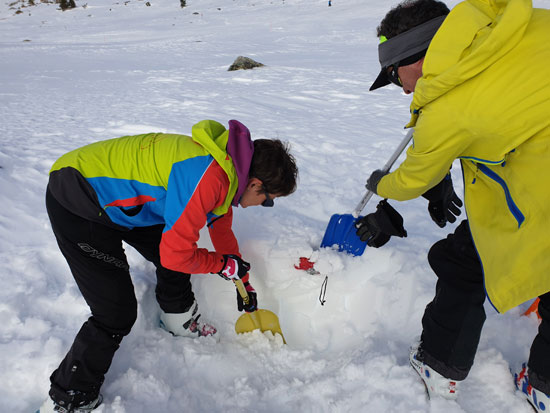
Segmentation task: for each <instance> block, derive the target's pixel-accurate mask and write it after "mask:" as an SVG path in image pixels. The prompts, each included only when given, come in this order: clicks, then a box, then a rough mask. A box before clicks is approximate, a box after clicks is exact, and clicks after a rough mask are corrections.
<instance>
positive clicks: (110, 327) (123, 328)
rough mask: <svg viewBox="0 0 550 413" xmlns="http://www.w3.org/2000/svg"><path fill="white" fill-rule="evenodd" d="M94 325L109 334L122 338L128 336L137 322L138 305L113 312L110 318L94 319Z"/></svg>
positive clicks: (95, 317)
mask: <svg viewBox="0 0 550 413" xmlns="http://www.w3.org/2000/svg"><path fill="white" fill-rule="evenodd" d="M92 320H93V323H94V324H95V326H96V327H98V328H99V329H101V330H103V331H105V332H107V333H108V334H112V335H116V336H120V337H121V339H122V337H124V336H126V335H128V334H129V333H130V330H131V329H132V327H133V326H134V324H135V322H136V320H137V303H136V304H135V306H129V307H125V308H124V309H121V310H119V311H113V312H112V314H109V316H108V317H97V316H94V317H92Z"/></svg>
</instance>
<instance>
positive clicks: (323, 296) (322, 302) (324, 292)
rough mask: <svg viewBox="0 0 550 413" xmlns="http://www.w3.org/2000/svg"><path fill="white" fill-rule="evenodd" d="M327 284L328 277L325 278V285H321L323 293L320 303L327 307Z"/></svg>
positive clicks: (320, 295) (321, 293)
mask: <svg viewBox="0 0 550 413" xmlns="http://www.w3.org/2000/svg"><path fill="white" fill-rule="evenodd" d="M327 284H328V275H326V276H325V280H324V281H323V284H321V292H320V293H319V302H320V303H321V305H325V302H326V301H327V300H325V296H326V295H327Z"/></svg>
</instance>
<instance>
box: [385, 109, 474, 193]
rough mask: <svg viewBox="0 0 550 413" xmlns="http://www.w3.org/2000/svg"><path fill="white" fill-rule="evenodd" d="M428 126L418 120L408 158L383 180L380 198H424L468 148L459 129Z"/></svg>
mask: <svg viewBox="0 0 550 413" xmlns="http://www.w3.org/2000/svg"><path fill="white" fill-rule="evenodd" d="M429 123H430V124H429V125H427V124H426V122H421V120H420V119H419V122H418V124H417V127H416V128H415V132H414V135H413V144H412V145H411V146H410V147H409V149H408V150H407V157H406V158H405V160H404V161H403V163H402V164H401V165H399V167H398V168H397V169H396V170H395V171H393V172H391V173H390V174H388V175H386V176H384V177H383V178H382V179H381V180H380V182H379V183H378V187H377V188H376V192H377V193H378V195H380V196H381V197H383V198H390V199H395V200H397V201H406V200H409V199H413V198H416V197H419V196H421V195H422V194H424V193H425V192H426V191H428V190H429V189H431V188H433V187H434V186H435V185H437V184H438V183H439V182H441V180H442V179H443V178H444V177H445V175H446V174H447V173H448V172H449V169H450V168H451V166H452V163H453V161H454V160H455V159H456V158H457V157H458V156H459V155H460V153H462V152H463V150H464V148H465V147H466V146H467V145H468V142H465V141H464V137H463V136H464V135H463V134H461V133H460V131H459V130H458V128H454V127H452V126H449V124H448V123H445V122H441V121H440V122H429Z"/></svg>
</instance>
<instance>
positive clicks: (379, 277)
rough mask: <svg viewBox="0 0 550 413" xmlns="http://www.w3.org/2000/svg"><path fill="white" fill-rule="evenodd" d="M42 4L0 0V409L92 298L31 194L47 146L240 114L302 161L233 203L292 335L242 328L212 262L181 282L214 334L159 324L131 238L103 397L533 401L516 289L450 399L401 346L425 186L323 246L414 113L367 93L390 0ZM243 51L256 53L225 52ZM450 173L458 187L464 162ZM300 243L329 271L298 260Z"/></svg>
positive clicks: (111, 408)
mask: <svg viewBox="0 0 550 413" xmlns="http://www.w3.org/2000/svg"><path fill="white" fill-rule="evenodd" d="M36 3H37V6H34V7H25V8H22V9H21V10H22V11H23V13H21V14H18V15H15V9H13V8H10V6H9V5H8V2H6V0H4V1H2V4H0V139H1V142H2V145H1V147H0V205H1V213H0V383H2V384H1V385H0V411H3V412H8V411H9V412H31V411H34V410H35V409H36V408H37V407H38V406H39V405H40V404H41V403H42V401H43V400H44V399H45V398H46V397H47V392H48V389H49V380H48V379H49V375H50V374H51V372H52V371H53V369H54V368H56V367H57V365H58V363H59V362H60V361H61V359H62V358H63V357H64V355H65V353H66V351H67V350H68V348H69V346H70V345H71V343H72V340H73V338H74V336H75V334H76V332H77V331H78V329H79V328H80V326H81V324H82V323H83V322H84V321H85V320H86V318H87V317H88V316H89V310H88V307H87V306H86V304H85V302H84V300H83V299H82V297H81V295H80V293H79V291H78V288H77V287H76V285H75V283H74V281H73V279H72V276H71V274H70V272H69V268H68V266H67V264H66V262H65V260H64V259H63V257H62V255H61V253H60V252H59V250H58V248H57V245H56V242H55V239H54V236H53V233H52V231H51V228H50V224H49V221H48V217H47V214H46V211H45V207H44V193H45V187H46V183H47V179H48V171H49V168H50V167H51V165H52V163H53V162H54V161H55V160H56V159H57V158H58V157H59V156H60V155H62V154H63V153H65V152H67V151H69V150H71V149H73V148H76V147H78V146H82V145H85V144H88V143H91V142H94V141H97V140H102V139H108V138H113V137H117V136H122V135H126V134H137V133H144V132H152V131H170V132H179V133H183V134H188V133H190V131H191V126H192V125H193V124H194V123H196V122H197V121H199V120H202V119H215V120H218V121H220V122H222V123H225V124H227V121H228V120H230V119H238V120H240V121H241V122H243V123H244V124H245V125H247V126H248V127H249V128H250V129H251V131H252V135H253V138H260V137H269V138H275V137H277V138H280V139H282V140H286V141H289V142H290V143H291V145H292V150H293V153H294V154H295V156H296V158H297V161H298V164H299V168H300V182H299V188H298V190H297V192H296V193H295V194H293V195H291V196H289V197H287V198H282V199H281V198H279V199H277V200H276V202H275V204H276V206H275V208H273V209H266V208H250V209H247V210H243V209H241V208H238V209H237V210H235V222H234V231H235V233H236V234H237V237H238V238H239V240H240V246H241V252H242V254H243V256H244V257H245V258H246V259H247V260H249V261H250V262H251V263H252V268H253V270H252V283H253V285H254V286H255V288H256V289H257V290H258V292H259V299H260V307H262V308H266V309H269V310H271V311H273V312H275V313H276V314H277V315H278V316H279V320H280V323H281V327H282V330H283V333H284V336H285V338H286V341H287V344H286V345H285V344H283V343H282V340H281V338H280V336H275V337H274V336H273V335H270V334H261V333H259V332H253V333H249V334H245V335H237V334H236V333H235V332H234V325H235V321H236V319H237V318H238V317H239V315H240V314H239V313H238V312H237V310H236V299H235V290H234V287H232V285H231V284H230V283H228V282H226V281H224V280H223V279H221V278H220V277H217V276H213V275H197V276H194V277H193V285H194V290H195V293H196V296H197V299H198V301H199V304H200V307H201V310H202V313H203V317H205V318H207V319H209V320H210V321H212V322H213V324H215V325H216V327H217V328H218V330H219V339H218V340H215V339H213V338H206V339H198V340H192V339H186V338H173V337H172V336H170V335H169V334H168V333H166V332H165V331H163V330H161V329H159V327H158V312H159V309H158V306H157V304H156V301H155V297H154V287H155V275H154V268H153V266H152V264H150V263H148V262H147V261H145V260H144V259H143V258H142V257H141V256H140V255H139V254H138V253H137V252H135V251H134V250H132V249H131V248H130V247H127V253H128V256H129V261H130V264H131V272H132V275H133V280H134V284H135V288H136V294H137V296H138V300H139V303H140V305H139V317H138V320H137V322H136V324H135V326H134V328H133V330H132V332H131V333H130V335H129V336H128V337H126V338H125V339H124V340H123V342H122V345H121V348H120V350H119V351H118V352H117V354H116V356H115V359H114V361H113V364H112V367H111V369H110V371H109V373H108V374H107V377H106V381H105V384H104V386H103V388H102V393H103V395H104V397H105V401H104V404H103V406H102V407H101V408H100V409H99V410H98V412H102V413H107V412H116V413H124V412H128V413H130V412H131V413H139V412H180V411H193V412H237V411H239V412H252V411H259V412H298V411H300V412H426V411H429V412H445V413H453V412H508V411H514V412H515V413H520V412H525V413H528V412H531V408H530V407H529V405H528V404H527V403H526V402H525V401H524V400H522V399H521V398H520V397H518V396H517V395H516V394H515V391H514V386H513V382H512V379H511V376H510V373H509V368H510V367H515V366H516V365H517V364H518V363H521V362H523V361H526V360H527V357H528V352H529V347H530V344H531V341H532V339H533V337H534V335H535V334H536V331H537V321H536V319H534V318H527V317H522V316H521V315H522V313H523V311H524V310H525V309H526V308H527V306H528V304H529V303H525V304H524V305H522V306H520V307H518V308H516V309H513V310H511V311H509V312H508V313H506V314H502V315H499V314H497V313H496V312H495V311H494V310H493V309H492V308H491V307H490V306H489V305H487V307H486V310H487V315H488V317H487V322H486V324H485V328H484V330H483V334H482V337H481V342H480V345H479V351H478V354H477V358H476V362H475V364H474V366H473V368H472V370H471V373H470V376H469V377H468V379H467V380H466V381H465V382H464V383H463V386H462V389H461V394H460V396H459V398H458V401H457V402H451V401H442V400H434V401H431V402H429V401H427V400H426V397H425V395H424V389H423V385H422V383H421V382H420V381H419V379H418V377H417V376H416V374H415V373H414V372H413V370H412V369H411V368H410V367H409V366H408V347H409V345H410V344H411V343H412V342H413V341H414V339H415V337H416V336H418V335H419V334H420V331H421V324H420V320H421V317H422V314H423V311H424V307H425V305H426V304H427V303H428V302H429V301H430V300H431V299H432V296H433V291H434V286H435V281H436V278H435V275H434V274H433V273H432V271H431V270H430V268H429V265H428V263H427V259H426V255H427V252H428V250H429V248H430V246H431V245H432V244H433V243H434V242H435V241H437V240H438V239H441V238H443V237H445V236H446V235H447V234H448V233H449V232H451V231H452V230H453V229H454V227H455V225H450V226H447V227H446V228H444V229H440V228H438V227H437V226H436V225H435V224H433V223H432V221H431V220H430V218H429V215H428V213H427V209H426V206H427V205H426V201H424V200H423V199H417V200H413V201H409V202H392V205H394V206H395V207H396V208H397V209H398V210H399V211H400V212H401V214H402V215H403V217H404V219H405V227H406V229H407V230H408V233H409V236H408V238H406V239H392V240H391V241H390V242H389V243H388V244H387V245H386V246H385V247H383V248H381V249H374V248H367V250H366V251H365V253H364V254H363V255H362V256H361V257H351V256H347V255H345V254H343V253H338V252H336V251H334V250H329V249H323V250H320V251H319V250H318V246H319V244H320V242H321V239H322V236H323V234H324V231H325V228H326V225H327V223H328V220H329V219H330V216H331V215H332V214H336V213H349V212H351V211H352V210H353V209H354V208H355V206H356V204H357V203H358V202H359V200H360V199H361V197H362V196H363V194H364V191H365V189H364V183H365V180H366V178H367V177H368V175H369V173H370V172H371V171H372V170H374V169H376V168H379V167H381V166H382V165H383V164H384V163H385V161H386V160H387V158H388V157H389V156H390V154H391V153H392V152H393V149H394V148H395V147H396V146H397V144H398V143H399V142H400V140H401V138H402V136H403V135H404V133H405V131H404V130H403V126H404V124H405V123H406V122H407V121H408V106H409V103H410V96H405V95H403V94H402V93H400V92H399V90H398V89H397V88H395V87H387V88H383V89H380V90H377V91H375V92H368V87H369V86H370V84H371V82H372V81H373V80H374V78H375V77H376V75H377V73H378V70H379V66H378V60H377V55H376V46H377V39H376V36H375V29H376V26H377V25H378V23H379V22H380V20H381V19H382V17H383V16H384V14H385V13H386V12H387V11H388V10H389V8H390V7H391V5H394V4H396V2H383V1H378V2H374V1H370V0H349V1H339V0H334V1H333V2H332V7H328V5H327V1H326V0H282V1H281V0H233V1H230V0H201V1H195V0H190V1H188V6H187V7H185V8H183V9H181V8H180V7H179V2H178V1H177V0H150V4H151V6H146V4H145V3H146V2H145V1H141V0H129V1H119V2H117V1H115V0H95V1H90V2H89V3H88V4H86V5H85V3H84V2H83V1H80V0H77V6H78V7H77V8H76V9H74V10H69V11H66V12H61V11H60V10H59V9H58V6H56V5H54V4H44V3H40V2H38V1H36ZM456 3H457V1H452V2H449V3H448V4H449V5H450V6H453V5H455V4H456ZM20 4H21V3H17V4H16V7H17V6H19V5H20ZM535 5H537V6H539V7H545V8H548V7H550V0H538V1H535ZM84 6H85V7H84ZM240 55H243V56H248V57H251V58H253V59H255V60H258V61H260V62H261V63H264V64H265V65H266V66H265V67H263V68H259V69H254V70H249V71H237V72H228V71H227V68H228V67H229V66H230V65H231V63H232V62H233V60H234V59H235V58H236V57H237V56H240ZM453 178H454V182H455V186H456V189H457V191H458V192H459V193H461V191H462V183H461V179H462V178H461V174H460V168H459V167H458V165H456V166H455V168H453ZM377 202H378V199H377V198H376V197H375V198H374V199H373V200H371V202H370V203H369V204H368V205H367V207H366V208H365V211H364V212H366V213H368V212H370V211H372V210H373V209H374V207H375V205H376V203H377ZM202 234H203V237H202V239H201V244H200V245H201V246H205V247H208V246H211V244H210V241H209V239H208V235H207V233H206V232H203V233H202ZM300 256H311V257H312V258H314V259H315V260H316V261H317V268H318V269H319V270H320V271H321V272H322V275H309V274H307V273H305V272H303V271H297V270H295V269H294V264H297V263H298V257H300ZM325 276H328V286H327V293H326V303H325V305H324V306H322V305H321V304H320V302H319V294H320V290H321V286H322V283H323V280H324V278H325Z"/></svg>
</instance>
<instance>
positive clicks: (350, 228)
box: [321, 214, 367, 255]
mask: <svg viewBox="0 0 550 413" xmlns="http://www.w3.org/2000/svg"><path fill="white" fill-rule="evenodd" d="M361 218H362V217H359V218H354V217H353V215H351V214H342V215H338V214H335V215H333V216H331V217H330V221H329V223H328V226H327V230H326V231H325V236H324V237H323V241H321V248H323V247H332V246H333V245H337V246H338V251H345V252H347V253H348V254H352V255H362V254H363V252H364V251H365V247H366V246H367V243H366V242H363V241H361V239H360V238H359V237H358V236H357V234H356V233H355V232H356V231H357V229H356V228H355V221H357V220H358V219H361Z"/></svg>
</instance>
